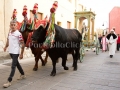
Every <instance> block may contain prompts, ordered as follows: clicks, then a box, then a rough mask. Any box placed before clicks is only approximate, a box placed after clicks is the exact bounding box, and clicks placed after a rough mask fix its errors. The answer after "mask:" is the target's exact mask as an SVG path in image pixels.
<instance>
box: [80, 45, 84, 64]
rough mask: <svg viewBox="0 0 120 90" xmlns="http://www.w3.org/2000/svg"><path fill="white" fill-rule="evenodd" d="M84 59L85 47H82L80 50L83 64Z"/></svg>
mask: <svg viewBox="0 0 120 90" xmlns="http://www.w3.org/2000/svg"><path fill="white" fill-rule="evenodd" d="M83 57H84V49H83V47H81V49H80V62H81V63H82V62H83Z"/></svg>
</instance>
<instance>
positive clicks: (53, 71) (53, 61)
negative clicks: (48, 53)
mask: <svg viewBox="0 0 120 90" xmlns="http://www.w3.org/2000/svg"><path fill="white" fill-rule="evenodd" d="M52 64H53V70H52V72H51V74H50V75H51V76H55V75H56V61H55V60H52Z"/></svg>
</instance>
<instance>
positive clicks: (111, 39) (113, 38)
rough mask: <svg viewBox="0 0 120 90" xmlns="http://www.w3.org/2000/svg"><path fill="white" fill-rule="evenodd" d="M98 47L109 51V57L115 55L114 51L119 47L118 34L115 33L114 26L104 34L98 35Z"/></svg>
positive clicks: (119, 36) (103, 50) (119, 37)
mask: <svg viewBox="0 0 120 90" xmlns="http://www.w3.org/2000/svg"><path fill="white" fill-rule="evenodd" d="M98 39H99V42H100V48H101V49H102V52H106V51H109V56H110V58H112V57H113V55H115V51H116V50H117V51H119V48H120V35H119V34H116V33H115V28H113V29H111V30H110V33H108V34H106V35H99V38H98Z"/></svg>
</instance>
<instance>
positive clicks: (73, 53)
mask: <svg viewBox="0 0 120 90" xmlns="http://www.w3.org/2000/svg"><path fill="white" fill-rule="evenodd" d="M72 57H73V65H72V67H74V65H75V60H74V59H75V56H74V51H73V52H72Z"/></svg>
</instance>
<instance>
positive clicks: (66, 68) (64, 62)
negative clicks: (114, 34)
mask: <svg viewBox="0 0 120 90" xmlns="http://www.w3.org/2000/svg"><path fill="white" fill-rule="evenodd" d="M66 61H67V54H66V55H65V56H64V57H62V66H63V67H64V70H68V69H69V68H68V67H67V66H66Z"/></svg>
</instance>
